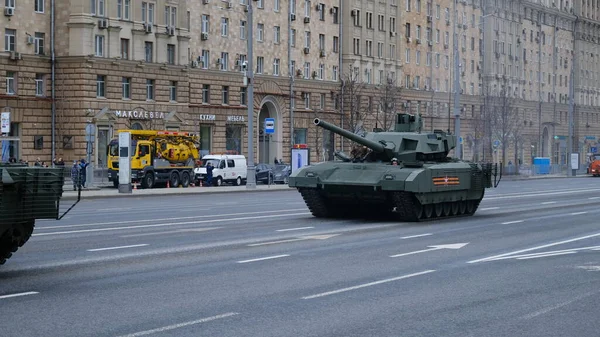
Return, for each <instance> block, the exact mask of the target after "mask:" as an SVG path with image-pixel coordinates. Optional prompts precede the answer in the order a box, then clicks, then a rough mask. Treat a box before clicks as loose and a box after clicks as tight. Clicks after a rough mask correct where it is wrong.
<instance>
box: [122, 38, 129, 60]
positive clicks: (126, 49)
mask: <svg viewBox="0 0 600 337" xmlns="http://www.w3.org/2000/svg"><path fill="white" fill-rule="evenodd" d="M121 58H122V59H123V60H129V39H121Z"/></svg>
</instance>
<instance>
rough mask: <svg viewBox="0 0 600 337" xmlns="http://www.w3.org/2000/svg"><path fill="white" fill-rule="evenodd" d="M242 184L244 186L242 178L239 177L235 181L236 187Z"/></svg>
mask: <svg viewBox="0 0 600 337" xmlns="http://www.w3.org/2000/svg"><path fill="white" fill-rule="evenodd" d="M241 184H242V178H241V177H237V179H236V180H235V186H240V185H241Z"/></svg>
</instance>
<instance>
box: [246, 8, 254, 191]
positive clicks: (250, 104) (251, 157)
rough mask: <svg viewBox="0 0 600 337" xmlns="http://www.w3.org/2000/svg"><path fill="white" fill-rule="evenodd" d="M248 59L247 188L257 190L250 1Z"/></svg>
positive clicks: (250, 10)
mask: <svg viewBox="0 0 600 337" xmlns="http://www.w3.org/2000/svg"><path fill="white" fill-rule="evenodd" d="M247 9H248V19H247V20H248V38H247V39H246V40H247V42H248V58H247V67H246V73H245V75H244V76H245V77H246V81H247V83H248V86H247V92H248V102H246V103H247V104H246V105H247V106H248V171H247V175H246V188H247V189H255V188H256V168H255V167H254V74H253V72H254V68H253V64H254V63H253V61H254V60H253V58H254V56H253V47H254V46H253V44H254V42H253V39H254V30H253V27H254V23H253V21H252V1H248V5H247Z"/></svg>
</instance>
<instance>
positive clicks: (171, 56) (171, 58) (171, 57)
mask: <svg viewBox="0 0 600 337" xmlns="http://www.w3.org/2000/svg"><path fill="white" fill-rule="evenodd" d="M167 63H168V64H175V45H174V44H168V45H167Z"/></svg>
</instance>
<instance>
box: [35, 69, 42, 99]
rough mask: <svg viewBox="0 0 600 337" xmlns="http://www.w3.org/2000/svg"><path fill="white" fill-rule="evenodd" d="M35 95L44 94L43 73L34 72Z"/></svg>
mask: <svg viewBox="0 0 600 337" xmlns="http://www.w3.org/2000/svg"><path fill="white" fill-rule="evenodd" d="M35 95H36V96H44V74H35Z"/></svg>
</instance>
